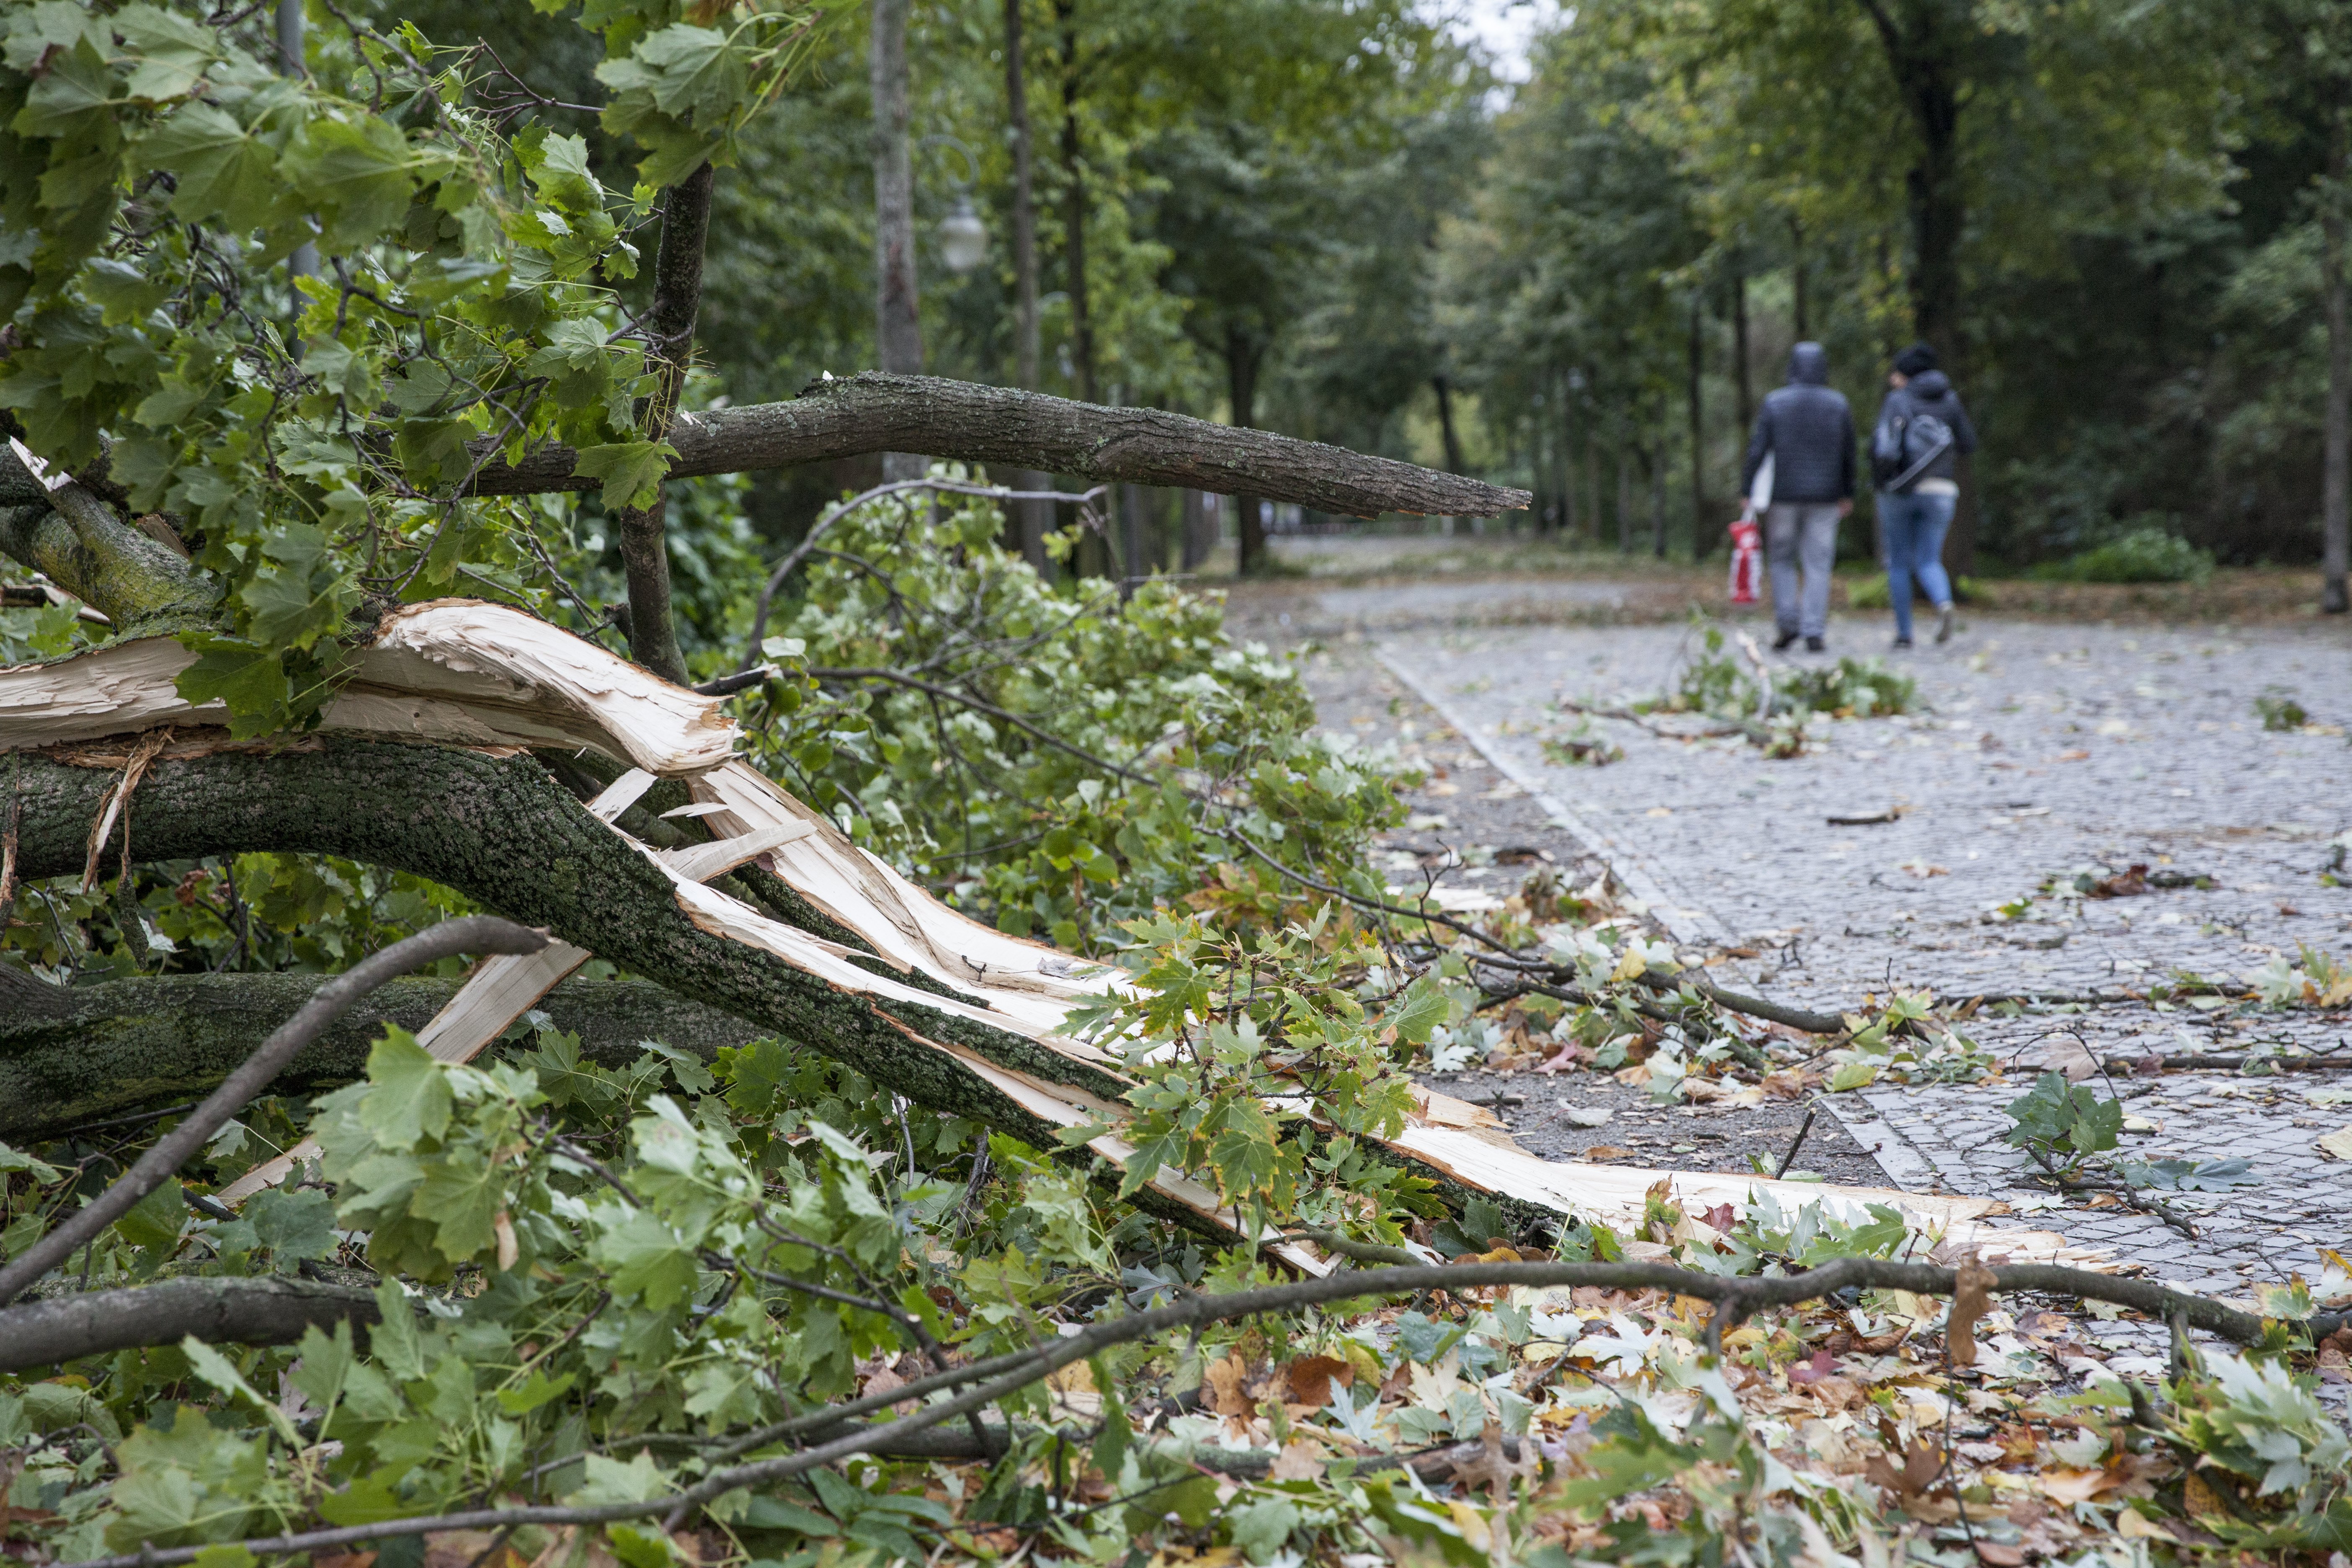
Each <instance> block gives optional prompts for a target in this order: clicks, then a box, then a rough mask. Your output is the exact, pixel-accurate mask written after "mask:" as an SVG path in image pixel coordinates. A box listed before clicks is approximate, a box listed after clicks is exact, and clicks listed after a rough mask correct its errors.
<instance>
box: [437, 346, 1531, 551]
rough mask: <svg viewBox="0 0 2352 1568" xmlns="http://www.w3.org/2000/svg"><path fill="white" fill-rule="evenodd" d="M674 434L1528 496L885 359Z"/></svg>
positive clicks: (501, 486) (1507, 502) (703, 465)
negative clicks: (886, 370)
mask: <svg viewBox="0 0 2352 1568" xmlns="http://www.w3.org/2000/svg"><path fill="white" fill-rule="evenodd" d="M669 439H670V443H671V445H673V446H675V447H677V452H678V456H677V461H676V462H675V463H674V464H673V465H672V466H671V468H670V470H669V477H670V478H671V479H688V478H693V477H695V476H698V475H702V474H735V473H747V472H750V471H752V470H754V469H759V468H787V467H790V466H792V465H794V464H799V463H815V462H824V461H827V460H829V459H832V458H850V457H857V456H861V455H863V454H865V453H867V452H889V451H898V452H923V453H927V454H929V456H931V457H935V458H953V459H956V460H958V461H962V462H975V463H987V464H991V465H993V466H997V467H1001V468H1013V469H1038V470H1043V471H1045V472H1049V473H1056V474H1068V475H1071V476H1073V477H1076V478H1078V479H1091V480H1097V481H1108V480H1118V481H1121V482H1124V483H1127V484H1139V485H1171V486H1178V487H1181V488H1184V489H1200V490H1208V491H1211V492H1213V493H1215V494H1219V495H1230V494H1234V493H1235V492H1237V491H1240V490H1244V489H1245V490H1247V491H1249V492H1250V493H1251V494H1253V495H1258V496H1263V497H1265V498H1266V499H1267V500H1280V501H1296V502H1297V503H1298V504H1299V505H1301V506H1307V507H1313V508H1314V509H1316V510H1318V511H1333V512H1340V513H1344V514H1345V515H1347V516H1349V517H1377V516H1379V515H1380V514H1381V513H1382V512H1387V511H1399V512H1410V513H1418V514H1422V515H1426V516H1454V517H1491V516H1493V515H1495V514H1496V513H1497V512H1503V511H1508V510H1514V509H1516V508H1519V507H1524V506H1526V505H1527V504H1528V500H1529V499H1530V498H1529V496H1528V492H1527V491H1525V490H1514V489H1503V488H1501V487H1500V486H1496V485H1490V484H1486V483H1485V482H1483V481H1481V480H1478V479H1465V478H1463V477H1461V476H1459V475H1456V474H1441V473H1435V472H1433V471H1432V470H1430V469H1427V468H1416V467H1415V466H1414V465H1412V464H1411V463H1401V462H1397V461H1395V460H1393V459H1391V458H1370V457H1365V456H1363V455H1361V454H1360V453H1356V452H1350V451H1348V450H1347V449H1345V448H1344V447H1327V446H1325V445H1323V444H1322V443H1321V442H1318V441H1300V440H1297V439H1294V438H1292V437H1287V436H1276V435H1274V434H1272V433H1270V432H1268V431H1264V430H1245V429H1239V428H1236V427H1234V426H1230V425H1216V424H1212V423H1211V422H1209V421H1208V420H1205V419H1194V418H1192V417H1190V416H1186V415H1182V414H1171V413H1168V412H1166V411H1165V410H1163V409H1157V408H1106V407H1101V406H1098V405H1094V404H1087V403H1075V402H1072V401H1071V400H1069V399H1068V398H1064V397H1049V396H1046V395H1044V394H1042V393H1035V392H1021V391H1017V390H1014V389H1013V388H1010V387H1002V386H982V385H979V384H975V383H971V382H963V381H949V380H944V379H942V378H940V377H938V376H929V375H885V374H879V373H877V372H868V373H867V374H862V375H855V376H850V377H848V378H846V379H842V380H827V381H821V382H818V383H817V384H814V385H813V386H811V387H809V388H808V389H807V390H806V391H804V392H803V393H802V394H801V395H800V396H798V397H796V398H794V399H793V400H792V401H791V402H789V403H760V404H752V405H747V406H744V407H740V408H722V409H717V410H714V411H711V412H709V413H703V414H695V415H687V414H683V413H681V414H680V415H678V416H677V420H676V422H675V423H674V424H672V425H671V426H670V430H669ZM576 460H577V454H576V453H574V452H573V451H572V448H571V447H565V446H561V445H551V446H547V447H541V448H540V449H539V450H538V451H536V452H533V453H531V454H530V456H528V457H526V458H523V459H522V460H521V461H520V462H519V463H514V464H505V463H493V464H488V465H486V466H485V467H484V468H482V469H481V471H480V472H479V473H478V475H477V476H476V478H475V480H474V491H475V493H476V494H478V495H527V494H531V493H534V492H538V491H542V490H585V489H595V488H596V486H597V484H598V482H599V481H597V480H595V479H586V478H583V477H582V476H580V475H578V474H576V473H574V472H573V471H572V470H573V466H574V463H575V462H576Z"/></svg>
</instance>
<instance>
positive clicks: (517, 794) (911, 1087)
mask: <svg viewBox="0 0 2352 1568" xmlns="http://www.w3.org/2000/svg"><path fill="white" fill-rule="evenodd" d="M11 772H12V774H13V776H14V778H15V784H14V786H13V787H14V789H15V791H16V801H15V806H16V809H17V810H19V811H20V812H21V814H22V815H21V819H20V821H21V826H20V830H19V831H20V836H21V837H20V856H21V862H20V864H21V871H22V874H23V875H24V876H26V877H27V878H37V877H51V876H59V875H64V874H67V873H69V872H75V871H79V869H80V868H81V866H82V862H83V858H84V857H85V855H86V852H87V843H88V838H89V825H90V823H91V822H92V821H93V820H94V819H95V818H96V816H97V815H98V813H99V811H100V808H101V805H102V803H103V799H104V796H105V794H106V792H107V791H108V790H109V789H110V787H112V785H113V784H114V783H115V782H116V780H117V779H118V778H119V776H120V775H118V774H116V773H110V772H106V771H103V770H100V769H94V768H82V767H75V766H71V765H69V764H66V763H58V762H55V761H52V760H49V759H47V758H44V757H37V756H27V757H26V758H25V759H24V761H23V762H22V763H20V764H19V765H18V766H17V767H16V768H15V769H12V770H11ZM129 816H130V818H131V836H132V841H133V842H134V843H136V844H137V845H138V846H139V850H140V854H141V856H142V858H151V859H195V858H204V857H207V856H215V855H229V854H239V853H244V852H247V851H251V850H264V849H270V850H288V851H307V852H310V853H317V854H331V855H341V856H343V857H346V858H351V859H355V860H362V861H365V862H368V863H370V864H373V865H379V866H389V867H394V868H399V869H402V870H406V871H411V872H414V873H415V874H417V875H419V876H424V877H429V878H431V879H434V880H435V881H437V882H441V883H443V884H445V885H446V886H448V887H451V888H454V889H457V890H458V891H459V892H462V893H464V894H466V895H467V897H468V898H471V899H474V900H477V901H478V902H479V903H480V904H481V905H482V906H483V907H485V908H486V909H489V910H495V911H497V912H498V913H499V914H503V915H505V916H507V917H508V918H509V919H512V920H516V921H521V922H523V923H525V924H527V925H534V926H540V927H543V928H545V929H547V930H549V931H553V932H554V933H555V934H556V935H558V936H561V937H562V938H563V939H564V940H566V941H568V942H574V943H577V944H578V945H580V946H582V947H584V948H587V949H588V950H589V951H590V952H594V953H595V954H597V955H598V956H599V957H601V958H605V959H608V960H610V961H611V962H613V963H615V964H617V965H619V966H620V967H622V968H623V969H625V970H627V971H628V972H630V973H634V974H638V975H642V976H644V977H645V978H646V979H648V980H651V981H654V982H656V983H657V984H660V985H662V986H664V987H666V988H667V989H669V990H672V991H675V992H677V993H678V994H682V995H684V996H688V997H691V998H694V999H697V1000H699V1001H702V1002H705V1003H708V1004H709V1005H712V1006H714V1007H718V1008H720V1009H723V1010H724V1011H726V1012H728V1013H730V1014H733V1015H734V1016H738V1017H740V1018H743V1019H746V1020H749V1021H751V1022H753V1023H756V1024H758V1025H761V1026H763V1027H766V1028H768V1029H772V1030H773V1031H774V1032H775V1033H776V1034H777V1035H779V1036H780V1037H782V1038H784V1039H786V1040H788V1041H791V1042H793V1043H794V1044H798V1045H803V1046H805V1047H809V1048H810V1049H813V1050H816V1051H820V1052H823V1053H824V1054H825V1055H827V1056H830V1057H834V1058H837V1059H839V1060H841V1061H843V1062H845V1063H846V1064H848V1065H849V1066H851V1067H853V1068H856V1069H857V1070H858V1071H859V1072H861V1073H864V1074H865V1075H866V1077H867V1078H868V1079H872V1080H873V1081H874V1082H875V1083H876V1084H877V1085H878V1086H880V1087H881V1088H883V1089H888V1090H891V1091H894V1092H896V1093H898V1094H902V1095H904V1096H906V1097H907V1098H908V1100H914V1101H915V1102H917V1103H918V1104H921V1105H926V1106H929V1107H932V1108H935V1109H938V1110H948V1111H952V1112H954V1113H955V1114H957V1115H961V1116H965V1117H969V1118H971V1119H972V1120H975V1121H982V1122H986V1123H988V1124H990V1125H992V1126H997V1127H1001V1128H1003V1129H1004V1130H1005V1131H1009V1132H1012V1133H1013V1135H1014V1136H1016V1137H1020V1138H1024V1139H1026V1140H1028V1141H1030V1142H1037V1143H1041V1144H1045V1145H1046V1146H1048V1147H1050V1146H1052V1144H1053V1142H1054V1135H1055V1132H1057V1131H1059V1129H1058V1128H1057V1127H1055V1126H1054V1125H1051V1124H1049V1123H1048V1122H1046V1121H1044V1120H1043V1119H1041V1118H1039V1117H1037V1116H1035V1115H1034V1114H1032V1113H1031V1112H1029V1111H1028V1110H1024V1109H1023V1108H1022V1106H1021V1105H1020V1104H1019V1103H1018V1102H1016V1101H1014V1100H1012V1099H1011V1098H1010V1097H1009V1096H1007V1095H1005V1094H1004V1093H1003V1092H1002V1091H1001V1090H999V1089H996V1088H995V1087H993V1086H992V1085H991V1084H989V1083H988V1082H987V1081H986V1080H985V1079H982V1078H981V1077H980V1076H979V1075H978V1074H976V1073H974V1072H973V1071H972V1070H971V1068H969V1067H967V1066H965V1065H964V1064H963V1063H961V1062H960V1061H958V1060H956V1059H955V1058H952V1057H950V1056H949V1055H948V1054H947V1053H944V1052H941V1051H936V1050H929V1049H925V1048H923V1047H919V1046H917V1045H915V1044H913V1043H912V1042H910V1041H909V1040H908V1038H907V1037H906V1034H905V1032H904V1030H905V1029H912V1030H914V1031H916V1032H918V1033H919V1034H922V1035H925V1036H928V1037H931V1038H934V1039H946V1040H952V1041H954V1042H955V1043H957V1044H959V1045H961V1046H963V1047H967V1048H969V1049H971V1051H973V1052H974V1053H975V1054H977V1055H980V1056H982V1057H983V1058H987V1059H989V1060H991V1061H994V1062H997V1063H999V1064H1001V1065H1003V1066H1004V1067H1008V1068H1013V1069H1015V1070H1019V1071H1023V1072H1027V1073H1031V1074H1034V1075H1035V1076H1036V1077H1039V1078H1042V1079H1048V1080H1050V1081H1055V1082H1061V1083H1066V1084H1069V1085H1071V1086H1073V1087H1076V1088H1080V1089H1086V1090H1087V1091H1089V1092H1092V1093H1095V1094H1098V1095H1103V1094H1108V1095H1116V1094H1118V1092H1119V1091H1120V1089H1122V1088H1123V1087H1124V1086H1122V1085H1121V1084H1120V1083H1119V1082H1118V1079H1114V1078H1112V1077H1111V1076H1110V1075H1108V1074H1106V1073H1103V1072H1100V1071H1098V1070H1097V1069H1094V1068H1089V1067H1087V1066H1086V1065H1084V1064H1082V1063H1077V1062H1073V1061H1071V1060H1069V1059H1068V1058H1065V1057H1063V1056H1060V1055H1059V1054H1057V1053H1055V1052H1053V1051H1049V1050H1046V1049H1045V1048H1044V1047H1040V1046H1038V1045H1037V1044H1035V1043H1034V1041H1031V1040H1029V1039H1027V1038H1025V1037H1023V1036H1021V1035H1019V1034H1017V1033H1015V1032H1013V1031H1012V1030H1009V1029H1007V1030H998V1029H992V1028H989V1027H987V1026H984V1025H978V1024H974V1023H972V1022H971V1021H969V1020H966V1019H964V1018H961V1017H958V1016H953V1015H950V1014H947V1013H942V1012H939V1011H936V1010H934V1009H932V1008H929V1007H926V1006H923V1005H919V1004H914V1003H903V1002H897V1001H893V1002H891V1003H889V1004H888V1005H887V1006H886V1005H883V1004H882V1003H880V1002H878V1001H877V999H875V998H873V997H871V996H868V995H865V994H858V993H854V992H849V991H845V990H842V989H839V988H837V987H835V985H833V984H829V983H828V982H826V981H824V980H821V979H818V978H816V977H815V976H814V975H811V974H808V973H803V971H801V970H798V969H795V968H793V966H792V965H790V964H788V963H785V962H783V960H782V959H780V958H777V957H775V956H774V955H772V954H771V953H767V952H761V951H760V950H758V949H756V948H752V947H749V946H747V945H745V944H743V943H741V942H734V941H730V940H729V939H727V938H725V937H721V936H717V935H714V934H712V933H710V932H708V931H702V930H700V929H698V927H696V926H695V924H694V923H693V922H692V921H690V920H688V918H687V917H686V915H685V913H684V911H682V910H680V909H679V908H678V905H677V899H676V897H675V895H674V894H673V892H672V890H671V888H670V884H669V882H668V879H667V878H665V877H664V876H663V875H662V874H661V872H660V871H659V870H658V869H657V868H655V867H654V866H652V865H651V864H649V863H648V862H647V861H646V858H644V857H643V856H641V855H639V854H637V853H636V852H635V851H634V850H632V849H631V848H630V847H628V846H627V845H626V844H625V843H624V842H623V841H622V840H621V839H620V838H619V837H616V836H614V834H613V833H612V832H611V831H610V830H609V829H607V828H606V827H605V826H604V825H603V824H601V823H599V822H597V821H596V820H595V819H594V818H593V817H592V816H589V815H588V814H587V812H586V811H585V810H584V809H583V807H582V806H581V805H580V804H579V802H578V801H576V800H574V799H573V798H572V795H570V794H569V793H568V792H566V791H565V790H564V789H562V787H561V786H560V785H558V784H556V783H555V781H554V780H553V779H551V777H550V776H549V775H548V773H547V771H546V769H544V768H543V767H541V765H540V764H539V763H537V762H536V761H535V760H533V759H532V758H530V756H528V755H522V756H507V757H494V756H490V755H488V754H485V753H483V752H470V751H461V750H456V749H450V748H444V747H436V746H429V745H414V744H404V743H402V742H383V741H362V740H351V739H344V738H341V737H329V738H327V739H326V740H325V741H324V742H323V743H322V744H320V746H319V747H318V748H317V749H316V750H310V749H304V750H299V751H297V750H288V751H285V752H278V753H277V754H275V755H266V754H257V753H255V752H215V753H212V754H210V755H205V756H199V757H192V758H179V759H166V760H163V761H159V762H158V763H156V764H155V765H154V766H153V767H152V769H151V770H150V771H149V773H148V774H147V777H146V780H145V782H144V783H142V784H141V785H140V787H139V790H138V792H137V794H136V795H134V796H133V797H132V800H131V805H130V807H129ZM901 1026H903V1028H902V1027H901Z"/></svg>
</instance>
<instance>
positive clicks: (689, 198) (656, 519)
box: [613, 163, 718, 686]
mask: <svg viewBox="0 0 2352 1568" xmlns="http://www.w3.org/2000/svg"><path fill="white" fill-rule="evenodd" d="M717 178H718V175H717V172H716V171H715V170H713V169H712V168H711V166H710V165H709V164H708V163H705V164H703V165H702V167H701V168H699V169H697V170H696V171H695V172H694V173H693V174H689V175H688V176H687V177H686V178H685V179H683V180H681V181H679V182H678V183H677V184H675V185H672V186H671V187H670V189H669V194H668V195H667V196H665V197H664V198H663V199H662V223H661V241H660V244H659V246H658V247H657V248H656V250H655V252H654V302H653V308H652V309H651V310H648V311H646V320H645V323H644V325H645V333H646V346H647V348H648V349H649V350H650V351H651V353H650V354H649V355H648V358H649V359H650V360H651V361H652V363H653V368H654V373H655V376H654V385H655V394H654V398H653V403H652V406H651V407H649V408H648V409H647V410H646V416H645V427H646V433H647V434H648V435H649V436H650V437H652V438H653V439H655V440H656V441H658V440H662V439H664V438H665V437H667V435H668V433H669V427H670V421H671V418H672V416H675V415H676V414H677V400H678V396H679V395H680V394H681V393H682V392H683V391H684V390H685V388H686V376H687V372H688V369H689V368H691V366H692V364H693V363H694V323H695V321H696V320H697V318H698V317H699V316H700V315H701V313H702V253H703V248H704V246H705V244H706V242H707V241H708V240H709V235H710V188H711V186H712V184H714V183H715V182H716V180H717ZM613 521H614V522H615V523H617V524H618V525H619V528H620V534H621V565H622V570H623V572H624V573H625V575H626V576H627V579H628V584H629V626H628V636H629V657H630V658H634V659H635V660H636V661H637V662H638V663H639V664H641V665H644V666H645V667H646V668H647V669H650V670H652V671H653V672H654V673H655V674H656V675H658V676H660V677H661V678H662V679H664V680H671V681H676V682H677V683H678V684H679V685H681V686H682V685H684V684H686V681H687V679H688V676H687V672H686V655H685V654H684V653H682V652H681V651H679V648H678V646H677V621H676V618H675V616H673V615H672V613H671V609H670V591H669V545H668V542H667V539H666V538H665V537H664V530H665V521H664V501H663V498H662V497H661V496H660V495H658V494H656V496H655V498H654V504H653V505H651V506H649V507H646V508H645V509H644V510H637V509H636V508H634V507H618V508H615V509H614V512H613Z"/></svg>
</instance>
